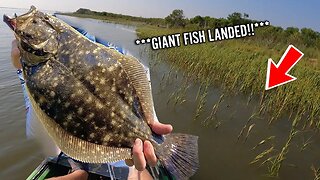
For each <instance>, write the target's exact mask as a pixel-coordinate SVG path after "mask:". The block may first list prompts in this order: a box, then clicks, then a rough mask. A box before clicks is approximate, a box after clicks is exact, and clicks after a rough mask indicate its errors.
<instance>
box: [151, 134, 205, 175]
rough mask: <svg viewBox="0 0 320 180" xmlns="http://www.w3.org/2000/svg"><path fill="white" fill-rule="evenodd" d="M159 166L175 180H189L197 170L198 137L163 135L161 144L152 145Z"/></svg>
mask: <svg viewBox="0 0 320 180" xmlns="http://www.w3.org/2000/svg"><path fill="white" fill-rule="evenodd" d="M154 147H155V153H156V155H157V157H158V159H159V161H160V162H161V164H162V165H163V166H164V167H165V168H166V169H167V170H168V171H169V172H170V173H171V174H172V175H173V176H175V178H176V179H189V178H190V177H191V176H192V175H194V173H195V172H196V170H197V169H198V168H199V158H198V137H197V136H193V135H188V134H180V133H173V134H169V135H165V140H164V142H163V143H162V144H157V143H154Z"/></svg>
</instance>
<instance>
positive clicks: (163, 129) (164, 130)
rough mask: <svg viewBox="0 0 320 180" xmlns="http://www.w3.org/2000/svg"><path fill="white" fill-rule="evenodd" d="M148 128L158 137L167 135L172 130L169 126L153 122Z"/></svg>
mask: <svg viewBox="0 0 320 180" xmlns="http://www.w3.org/2000/svg"><path fill="white" fill-rule="evenodd" d="M150 126H151V129H152V131H153V132H155V133H157V134H160V135H162V134H169V133H171V131H172V129H173V128H172V126H171V125H170V124H162V123H160V122H158V121H154V122H153V123H152V124H150Z"/></svg>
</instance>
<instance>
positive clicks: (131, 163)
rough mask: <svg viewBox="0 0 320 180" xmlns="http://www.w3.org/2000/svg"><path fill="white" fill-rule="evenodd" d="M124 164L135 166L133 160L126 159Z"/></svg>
mask: <svg viewBox="0 0 320 180" xmlns="http://www.w3.org/2000/svg"><path fill="white" fill-rule="evenodd" d="M124 162H125V163H126V165H127V166H133V165H134V162H133V159H125V160H124Z"/></svg>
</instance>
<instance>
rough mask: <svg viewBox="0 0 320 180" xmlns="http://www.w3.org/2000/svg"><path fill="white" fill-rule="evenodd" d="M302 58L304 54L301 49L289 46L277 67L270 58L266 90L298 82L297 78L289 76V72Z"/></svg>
mask: <svg viewBox="0 0 320 180" xmlns="http://www.w3.org/2000/svg"><path fill="white" fill-rule="evenodd" d="M302 56H303V53H302V52H301V51H300V50H299V49H297V48H296V47H294V46H293V45H289V47H288V48H287V50H286V52H285V53H284V54H283V55H282V57H281V59H280V61H279V63H278V64H277V65H276V64H275V63H274V62H273V61H272V59H271V58H270V59H269V60H268V69H267V81H266V90H269V89H272V88H274V87H277V86H280V85H282V84H286V83H288V82H291V81H294V80H296V79H297V78H296V77H293V76H291V75H289V74H288V72H289V71H290V69H291V68H293V66H294V65H295V64H296V63H297V62H298V61H299V60H300V59H301V58H302Z"/></svg>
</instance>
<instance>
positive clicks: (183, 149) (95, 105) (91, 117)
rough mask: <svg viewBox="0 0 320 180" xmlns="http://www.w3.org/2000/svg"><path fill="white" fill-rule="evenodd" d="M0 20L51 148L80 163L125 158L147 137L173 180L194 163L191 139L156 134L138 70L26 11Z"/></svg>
mask: <svg viewBox="0 0 320 180" xmlns="http://www.w3.org/2000/svg"><path fill="white" fill-rule="evenodd" d="M4 21H5V22H6V23H7V24H8V25H9V27H10V28H11V29H12V30H13V31H14V33H15V36H16V39H17V41H18V48H19V49H20V52H21V57H22V66H23V72H24V77H25V79H26V85H27V92H28V94H29V96H30V99H31V103H32V107H33V108H34V110H35V112H36V114H37V116H38V118H39V119H40V121H41V122H42V124H43V126H44V127H45V129H46V130H47V131H48V133H49V135H50V136H51V137H52V139H53V140H54V142H55V143H56V144H57V146H58V147H59V148H60V149H61V150H62V151H63V152H64V153H65V154H67V155H69V156H70V157H72V158H74V159H77V160H79V161H82V162H88V163H107V162H114V161H118V160H124V159H131V149H132V147H133V144H134V141H135V139H136V138H140V139H142V140H149V141H150V142H151V143H152V145H153V146H154V149H155V154H156V156H157V158H158V159H159V161H160V163H161V164H162V165H163V166H164V167H165V168H166V169H167V170H168V171H169V172H170V173H171V174H172V175H174V176H175V177H176V178H177V179H187V178H189V177H190V176H192V175H193V174H194V173H195V172H196V170H197V168H198V166H199V161H198V145H197V139H198V137H196V136H193V135H187V134H179V133H172V134H169V135H165V136H159V135H156V134H155V133H154V132H152V130H151V128H150V127H149V125H148V124H150V123H152V121H153V118H154V111H153V100H152V93H151V88H150V85H149V82H148V79H147V76H146V74H145V71H144V67H143V65H142V64H141V63H140V62H139V61H138V60H136V59H135V58H133V57H131V56H126V55H123V54H120V53H119V52H117V51H115V50H113V49H111V48H107V47H105V46H103V45H101V44H98V43H95V42H92V41H90V40H89V39H87V38H85V37H84V36H83V35H81V34H80V33H78V32H77V31H76V30H74V29H73V28H72V27H71V26H69V25H68V24H66V23H64V22H63V21H61V20H60V19H58V18H56V17H53V16H51V15H48V14H45V13H42V12H40V11H38V10H37V9H36V8H35V7H33V6H32V7H31V9H30V11H29V12H27V13H26V14H24V15H21V16H16V17H15V18H9V17H8V16H6V15H4Z"/></svg>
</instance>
